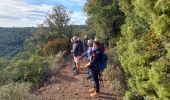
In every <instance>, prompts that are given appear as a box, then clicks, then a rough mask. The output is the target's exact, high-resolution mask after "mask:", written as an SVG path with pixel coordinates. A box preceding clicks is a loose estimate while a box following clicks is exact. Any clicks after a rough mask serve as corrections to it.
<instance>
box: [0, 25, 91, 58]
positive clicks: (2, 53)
mask: <svg viewBox="0 0 170 100" xmlns="http://www.w3.org/2000/svg"><path fill="white" fill-rule="evenodd" d="M72 27H73V32H74V33H76V32H79V31H87V30H88V27H87V25H72ZM36 29H37V28H35V27H25V28H15V27H14V28H2V27H0V58H1V57H3V58H11V57H14V56H15V55H16V54H17V53H19V52H21V51H23V49H24V45H23V44H24V42H25V39H26V38H28V37H31V36H32V34H33V33H34V32H35V31H36Z"/></svg>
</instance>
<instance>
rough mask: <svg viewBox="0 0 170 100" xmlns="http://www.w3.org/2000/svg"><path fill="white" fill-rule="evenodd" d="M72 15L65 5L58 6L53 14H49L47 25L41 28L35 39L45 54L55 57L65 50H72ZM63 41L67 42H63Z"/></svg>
mask: <svg viewBox="0 0 170 100" xmlns="http://www.w3.org/2000/svg"><path fill="white" fill-rule="evenodd" d="M71 13H72V12H69V11H67V10H66V8H65V7H64V6H63V5H56V6H55V7H54V8H53V10H52V12H50V13H48V16H47V19H46V20H45V24H42V25H40V26H39V29H38V30H37V32H36V33H35V38H36V40H37V42H38V44H40V45H41V46H40V47H42V49H43V50H44V54H47V55H55V54H56V53H58V52H59V51H60V50H63V48H64V49H65V50H66V51H68V49H69V48H70V46H69V45H71V44H70V41H69V40H70V39H71V36H72V27H71V26H69V21H70V15H71ZM60 40H61V41H60ZM63 40H66V41H65V42H62V41H63Z"/></svg>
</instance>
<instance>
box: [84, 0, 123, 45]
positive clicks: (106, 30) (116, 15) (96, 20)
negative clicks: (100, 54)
mask: <svg viewBox="0 0 170 100" xmlns="http://www.w3.org/2000/svg"><path fill="white" fill-rule="evenodd" d="M84 11H85V12H87V15H88V20H87V23H88V24H89V26H91V28H92V29H94V30H95V32H96V34H97V37H99V38H101V39H103V40H109V39H111V37H118V36H119V35H120V26H121V24H122V23H123V22H124V13H123V12H122V11H120V9H119V5H118V0H88V1H87V3H86V4H85V6H84ZM106 42H108V41H106Z"/></svg>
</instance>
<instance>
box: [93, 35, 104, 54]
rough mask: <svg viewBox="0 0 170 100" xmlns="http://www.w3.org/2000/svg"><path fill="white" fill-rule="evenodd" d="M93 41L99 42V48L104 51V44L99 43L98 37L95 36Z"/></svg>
mask: <svg viewBox="0 0 170 100" xmlns="http://www.w3.org/2000/svg"><path fill="white" fill-rule="evenodd" d="M94 41H95V42H99V44H100V46H99V49H100V50H101V51H102V52H103V53H104V52H105V47H104V44H103V43H101V42H100V41H99V39H98V38H95V39H94Z"/></svg>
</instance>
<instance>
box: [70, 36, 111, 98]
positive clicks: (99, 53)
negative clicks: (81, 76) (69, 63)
mask: <svg viewBox="0 0 170 100" xmlns="http://www.w3.org/2000/svg"><path fill="white" fill-rule="evenodd" d="M71 42H72V50H71V52H72V53H73V59H74V67H73V74H74V75H76V74H78V73H79V70H80V61H81V60H82V58H84V57H87V59H88V63H87V64H86V65H85V66H84V67H85V68H87V75H88V76H87V79H90V80H92V81H93V83H94V88H93V89H90V90H89V92H90V93H91V94H90V96H91V97H98V96H99V90H100V83H99V81H100V80H101V72H102V71H103V70H104V68H105V67H106V64H107V60H108V57H107V55H106V54H105V47H104V45H103V44H102V43H100V42H99V40H98V39H97V38H95V39H94V40H93V39H88V38H87V36H85V39H84V41H83V42H82V41H81V40H80V38H78V37H77V36H73V38H72V39H71Z"/></svg>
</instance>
